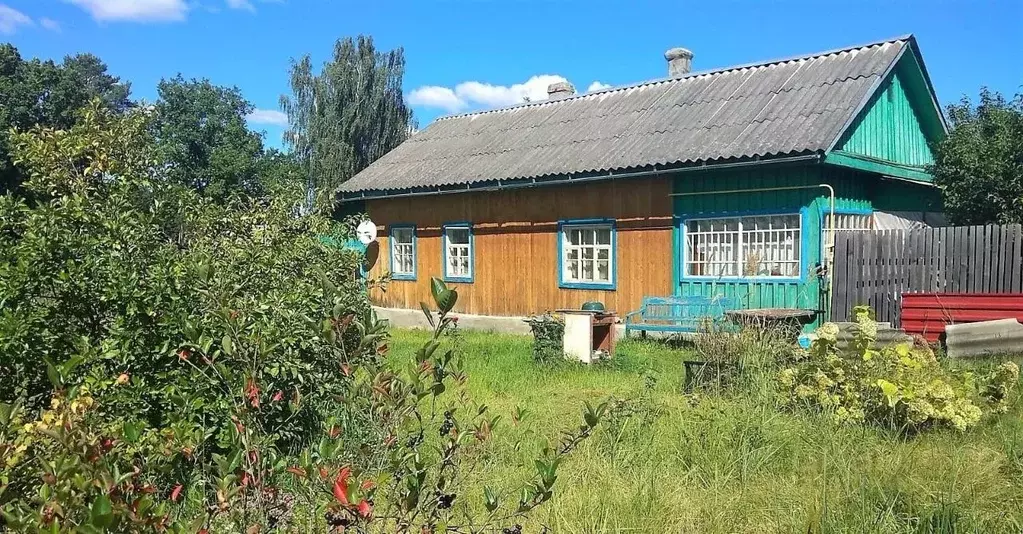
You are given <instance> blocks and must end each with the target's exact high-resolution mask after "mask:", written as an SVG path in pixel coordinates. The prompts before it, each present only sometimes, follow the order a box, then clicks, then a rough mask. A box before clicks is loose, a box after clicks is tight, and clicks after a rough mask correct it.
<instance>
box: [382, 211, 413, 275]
mask: <svg viewBox="0 0 1023 534" xmlns="http://www.w3.org/2000/svg"><path fill="white" fill-rule="evenodd" d="M388 235H389V237H388V243H387V244H388V246H389V248H390V251H389V253H388V256H389V257H390V259H391V279H392V280H415V279H416V226H415V225H414V224H392V225H391V227H390V233H389V234H388Z"/></svg>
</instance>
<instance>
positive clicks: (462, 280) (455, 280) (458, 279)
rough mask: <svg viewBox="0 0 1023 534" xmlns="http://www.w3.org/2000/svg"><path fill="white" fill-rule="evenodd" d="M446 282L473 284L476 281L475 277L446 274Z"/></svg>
mask: <svg viewBox="0 0 1023 534" xmlns="http://www.w3.org/2000/svg"><path fill="white" fill-rule="evenodd" d="M443 280H444V281H445V282H451V283H453V284H471V283H473V282H474V281H475V278H473V277H468V278H465V277H461V276H445V277H444V278H443Z"/></svg>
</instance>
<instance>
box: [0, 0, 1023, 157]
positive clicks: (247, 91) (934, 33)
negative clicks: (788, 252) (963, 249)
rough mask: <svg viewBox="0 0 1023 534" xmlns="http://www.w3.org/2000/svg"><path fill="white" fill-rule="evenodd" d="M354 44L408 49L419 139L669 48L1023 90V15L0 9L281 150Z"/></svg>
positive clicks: (952, 88)
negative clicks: (847, 52) (912, 70)
mask: <svg viewBox="0 0 1023 534" xmlns="http://www.w3.org/2000/svg"><path fill="white" fill-rule="evenodd" d="M359 33H364V34H369V35H372V36H373V37H374V38H375V39H376V41H377V44H378V46H380V47H385V48H392V47H398V46H402V47H404V48H405V53H406V59H407V62H408V71H407V73H406V77H405V91H406V95H407V96H408V97H409V100H410V102H412V103H413V105H414V109H415V112H416V117H417V119H418V120H419V123H420V127H423V126H425V125H426V124H428V123H429V122H430V121H432V120H433V119H434V118H436V117H437V116H439V115H444V114H448V113H450V112H454V111H465V110H471V109H480V108H485V107H493V106H499V105H504V104H507V103H511V102H514V101H520V100H521V98H522V95H523V94H530V95H534V98H536V95H538V94H539V95H540V97H542V95H543V92H544V89H545V88H546V86H547V83H549V81H551V80H553V79H557V77H563V78H566V79H568V80H569V81H571V82H572V83H573V84H574V85H575V86H576V88H577V90H579V91H585V90H587V89H588V88H589V87H590V86H591V85H593V84H594V82H599V83H601V84H610V85H623V84H628V83H631V82H636V81H642V80H648V79H652V78H658V77H662V76H664V75H665V74H666V68H667V67H666V65H665V61H664V58H663V55H662V54H663V52H664V50H666V49H668V48H670V47H673V46H684V47H686V48H689V49H690V50H692V51H693V52H694V53H695V58H694V60H693V66H694V70H707V69H712V68H716V67H724V66H728V65H735V64H741V63H749V62H753V61H759V60H765V59H773V58H779V57H786V56H791V55H797V54H804V53H810V52H816V51H821V50H826V49H831V48H838V47H843V46H847V45H854V44H861V43H864V42H868V41H872V40H876V39H882V38H888V37H894V36H898V35H902V34H906V33H914V34H916V36H917V38H918V40H919V42H920V45H921V48H922V50H923V54H924V59H925V61H926V63H927V67H928V69H929V71H930V74H931V77H932V79H933V81H934V84H935V86H936V89H937V92H938V97H939V100H940V101H941V102H942V103H948V102H951V101H954V100H958V99H959V98H960V97H961V96H962V95H963V94H968V95H971V96H975V95H976V94H977V91H978V89H979V88H980V86H982V85H987V86H989V87H991V88H992V89H994V90H998V91H1001V92H1003V93H1006V94H1014V93H1016V92H1017V91H1019V90H1020V88H1021V85H1023V0H991V1H984V0H976V1H941V0H931V1H926V2H925V1H908V0H902V1H894V0H888V1H866V0H861V1H857V0H845V1H842V2H836V1H825V0H805V1H804V0H799V1H797V0H778V1H772V2H766V1H761V2H753V1H744V2H740V1H728V0H719V1H714V2H682V1H675V2H667V1H661V2H654V1H643V0H633V1H600V0H590V1H586V2H582V1H580V2H574V1H567V0H535V1H533V2H521V1H512V0H503V1H498V0H492V1H484V0H476V1H454V0H445V1H440V0H436V1H434V0H419V1H408V2H405V1H397V0H391V1H380V0H363V1H361V2H348V1H342V0H0V41H10V42H13V43H14V44H15V45H16V46H17V47H18V48H19V49H20V50H21V52H22V55H23V56H25V57H43V58H54V59H57V60H59V59H60V58H62V57H63V56H64V55H66V54H73V53H78V52H92V53H94V54H96V55H98V56H99V57H100V58H102V59H103V60H104V61H105V62H106V63H107V64H108V65H109V66H110V70H111V72H112V73H114V74H116V75H119V76H121V77H123V78H125V79H128V80H130V81H131V82H132V87H133V96H134V97H135V98H145V99H148V100H153V99H154V98H155V96H156V83H157V82H158V81H159V80H160V79H161V78H162V77H171V76H174V75H175V74H177V73H179V72H180V73H182V74H183V75H184V76H185V77H199V78H209V79H210V80H211V81H212V82H213V83H216V84H221V85H236V86H238V87H239V88H241V90H242V92H243V93H244V95H245V96H246V98H248V99H249V100H250V101H251V102H252V103H253V104H254V105H255V106H256V107H257V108H259V110H260V111H259V113H257V114H256V115H255V116H253V117H252V118H251V120H250V124H251V126H252V127H253V128H255V129H257V130H262V131H265V132H266V134H267V143H268V144H269V145H273V146H279V144H280V134H281V131H282V128H281V123H280V121H281V115H280V114H279V112H278V111H277V110H278V107H277V101H278V97H279V96H280V95H281V94H282V93H284V92H286V91H287V70H288V66H289V63H290V61H291V58H294V57H298V56H300V55H303V54H306V53H309V54H311V55H312V57H313V60H314V63H315V64H319V63H320V62H322V61H323V60H324V59H325V58H326V57H327V56H328V55H329V54H330V51H331V48H332V46H333V43H334V41H335V40H336V39H337V38H339V37H342V36H346V35H356V34H359Z"/></svg>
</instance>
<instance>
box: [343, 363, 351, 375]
mask: <svg viewBox="0 0 1023 534" xmlns="http://www.w3.org/2000/svg"><path fill="white" fill-rule="evenodd" d="M341 374H343V375H345V376H352V366H351V365H348V364H347V363H342V364H341Z"/></svg>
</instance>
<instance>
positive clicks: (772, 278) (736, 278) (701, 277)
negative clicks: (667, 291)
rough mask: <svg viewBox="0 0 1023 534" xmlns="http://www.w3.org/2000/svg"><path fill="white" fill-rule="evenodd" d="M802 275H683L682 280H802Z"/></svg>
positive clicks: (739, 281)
mask: <svg viewBox="0 0 1023 534" xmlns="http://www.w3.org/2000/svg"><path fill="white" fill-rule="evenodd" d="M802 281H803V277H801V276H752V277H751V276H683V277H682V282H737V283H747V282H802Z"/></svg>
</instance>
